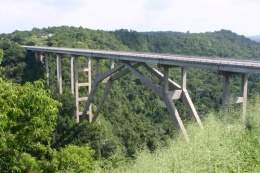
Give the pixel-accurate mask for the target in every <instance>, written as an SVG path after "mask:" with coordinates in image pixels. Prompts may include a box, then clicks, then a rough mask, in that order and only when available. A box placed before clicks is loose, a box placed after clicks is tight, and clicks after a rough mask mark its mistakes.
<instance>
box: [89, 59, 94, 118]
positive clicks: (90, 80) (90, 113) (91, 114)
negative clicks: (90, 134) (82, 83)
mask: <svg viewBox="0 0 260 173" xmlns="http://www.w3.org/2000/svg"><path fill="white" fill-rule="evenodd" d="M91 70H92V68H91V59H90V58H89V59H88V84H89V85H88V97H89V94H90V92H91V88H92V76H91V75H92V72H91ZM88 115H89V122H92V121H93V117H94V115H93V112H92V104H90V105H89V110H88Z"/></svg>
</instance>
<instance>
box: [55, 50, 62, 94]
mask: <svg viewBox="0 0 260 173" xmlns="http://www.w3.org/2000/svg"><path fill="white" fill-rule="evenodd" d="M56 65H57V86H58V90H59V93H60V94H62V92H63V90H62V70H61V68H62V67H61V58H60V55H56Z"/></svg>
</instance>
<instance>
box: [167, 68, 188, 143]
mask: <svg viewBox="0 0 260 173" xmlns="http://www.w3.org/2000/svg"><path fill="white" fill-rule="evenodd" d="M163 68H164V77H163V97H164V101H165V104H166V107H167V109H168V111H169V112H170V114H171V115H173V116H175V119H176V120H177V122H178V125H179V127H180V129H181V131H182V134H183V136H184V138H185V140H186V141H187V142H188V141H189V137H188V134H187V131H186V129H185V127H184V124H183V122H182V120H181V117H180V115H179V112H178V110H177V109H176V107H175V105H174V103H173V101H172V100H171V98H170V97H169V81H168V79H169V67H168V66H164V67H163Z"/></svg>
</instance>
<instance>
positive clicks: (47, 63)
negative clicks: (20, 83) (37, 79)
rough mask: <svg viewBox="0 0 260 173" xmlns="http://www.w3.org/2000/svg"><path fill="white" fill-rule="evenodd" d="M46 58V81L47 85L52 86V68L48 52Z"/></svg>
mask: <svg viewBox="0 0 260 173" xmlns="http://www.w3.org/2000/svg"><path fill="white" fill-rule="evenodd" d="M44 60H45V70H46V83H47V86H50V70H49V62H48V56H46V54H45V57H44Z"/></svg>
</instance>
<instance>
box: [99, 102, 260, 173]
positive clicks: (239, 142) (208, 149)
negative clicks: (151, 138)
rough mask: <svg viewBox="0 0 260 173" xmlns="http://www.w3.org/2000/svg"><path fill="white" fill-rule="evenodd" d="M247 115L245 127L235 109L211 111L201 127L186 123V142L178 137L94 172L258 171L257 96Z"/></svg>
mask: <svg viewBox="0 0 260 173" xmlns="http://www.w3.org/2000/svg"><path fill="white" fill-rule="evenodd" d="M258 100H259V99H258ZM247 115H248V117H249V118H248V119H249V122H248V123H247V128H245V127H244V125H243V123H241V121H239V119H240V118H239V115H238V113H236V112H230V113H227V114H225V115H224V116H223V114H219V113H215V114H210V115H208V117H207V118H206V119H205V120H204V130H201V129H200V128H199V127H198V126H197V125H196V124H191V125H189V126H188V134H189V136H190V142H189V143H187V142H185V141H184V139H183V138H182V137H179V138H178V139H176V140H174V141H173V142H172V143H171V144H170V145H169V147H167V148H161V149H159V150H157V151H156V152H155V153H149V152H148V151H143V152H141V153H140V154H139V155H138V157H137V159H136V160H135V161H133V163H127V164H122V165H121V166H119V167H118V168H115V169H110V170H108V169H103V170H99V171H97V172H106V173H107V172H111V173H245V172H248V173H259V172H260V100H259V101H256V102H254V103H253V104H252V106H251V107H250V108H249V111H248V114H247Z"/></svg>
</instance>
